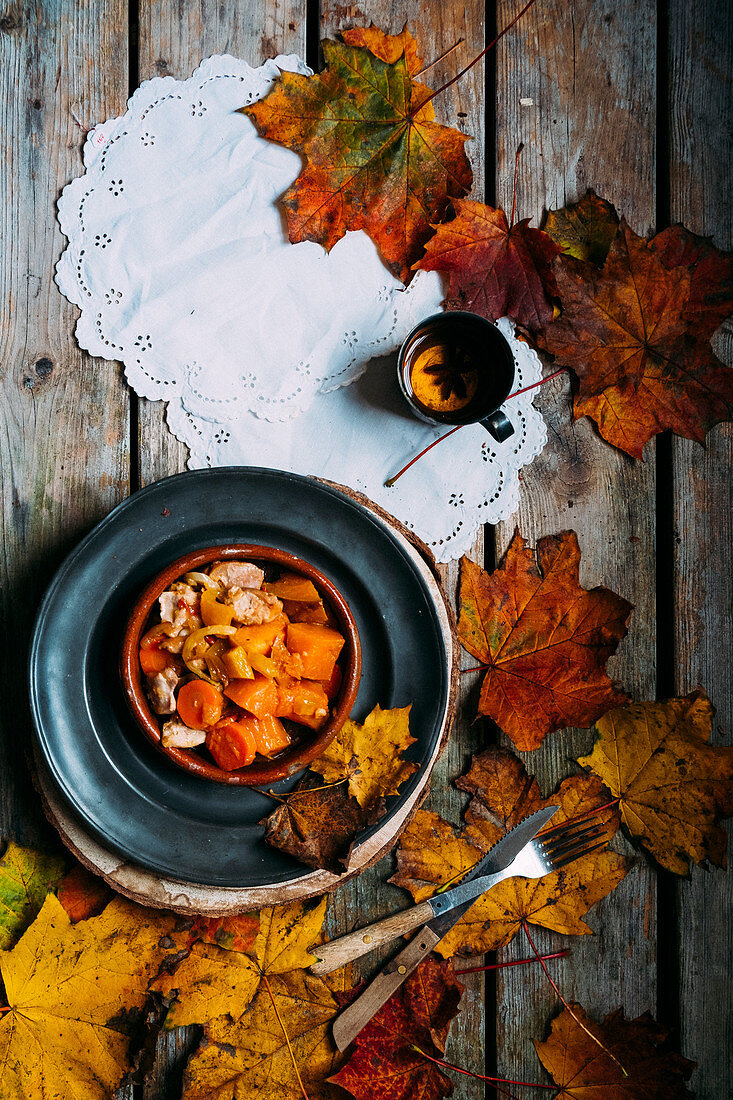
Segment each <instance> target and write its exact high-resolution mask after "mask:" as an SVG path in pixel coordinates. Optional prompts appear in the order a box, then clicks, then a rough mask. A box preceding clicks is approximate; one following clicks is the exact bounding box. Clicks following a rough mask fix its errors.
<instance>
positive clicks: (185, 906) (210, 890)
mask: <svg viewBox="0 0 733 1100" xmlns="http://www.w3.org/2000/svg"><path fill="white" fill-rule="evenodd" d="M335 487H336V488H338V489H340V491H341V492H343V493H345V494H346V495H348V496H350V497H352V498H353V499H356V500H358V501H359V503H360V504H361V505H362V506H363V507H364V508H366V509H367V510H368V511H370V512H371V513H372V515H373V516H374V517H375V518H376V519H378V520H379V522H381V523H382V524H384V526H386V527H388V528H389V530H390V531H391V533H392V534H393V535H394V537H395V538H396V539H397V541H398V542H399V543H400V544H401V546H402V548H403V550H404V552H405V553H406V554H407V555H409V557H410V559H411V560H412V562H413V563H414V565H415V567H416V568H417V570H418V572H419V573H420V576H421V578H422V579H423V581H424V583H425V587H426V590H427V592H428V593H429V594H430V596H431V598H432V600H433V602H434V604H435V608H436V611H437V614H438V619H439V622H440V625H441V629H442V632H443V636H444V638H445V646H446V654H447V666H448V671H449V674H450V691H449V694H448V699H447V702H446V707H445V710H444V713H443V716H442V722H441V728H440V731H439V734H438V737H437V738H436V741H435V746H434V749H433V752H432V754H431V756H430V757H429V759H428V761H427V763H426V764H424V765H423V767H422V770H421V773H420V774H419V776H418V780H417V784H416V786H415V789H414V790H413V791H412V793H411V795H410V797H409V798H408V799H407V801H406V802H405V803H404V805H403V806H401V807H400V809H399V810H398V812H397V813H395V814H394V815H393V816H392V817H391V818H390V819H389V820H388V821H386V822H385V823H384V825H382V826H381V827H380V828H379V829H377V831H376V832H375V833H373V834H372V835H371V836H369V837H367V838H366V839H365V840H363V841H362V842H361V843H360V844H358V845H355V846H354V850H353V852H352V855H351V859H350V861H349V866H348V870H347V871H345V872H344V874H342V875H335V874H332V873H331V872H330V871H324V870H319V871H311V872H310V873H308V874H306V875H303V876H301V877H299V878H297V879H294V880H293V881H291V882H277V883H270V884H265V885H260V886H250V887H245V886H235V887H221V886H207V885H203V884H199V883H191V882H185V881H177V880H175V879H171V878H165V877H162V876H161V875H158V874H157V873H156V872H154V871H150V870H148V869H147V868H145V867H141V866H139V865H137V864H135V863H133V862H130V861H129V860H127V859H125V858H124V857H122V856H120V855H119V854H117V853H115V852H114V851H112V850H111V849H109V848H106V847H105V846H104V845H102V844H100V843H99V842H98V841H97V840H96V839H95V838H94V837H93V836H92V835H91V834H90V833H89V832H88V831H87V830H86V829H85V828H84V825H83V824H82V823H81V822H80V821H79V819H78V818H77V817H76V816H75V815H73V814H72V813H70V812H69V810H68V809H67V807H66V805H65V802H64V799H63V798H62V796H61V795H60V794H59V792H58V789H57V787H56V783H55V781H54V780H53V778H52V776H51V774H50V772H49V769H48V767H47V765H46V763H45V761H44V760H43V759H42V758H41V755H40V753H39V752H36V753H35V781H36V785H37V788H38V791H39V793H40V795H41V799H42V802H43V808H44V811H45V813H46V816H47V817H48V819H49V821H50V822H51V824H52V825H53V826H54V828H55V829H56V830H57V831H58V833H59V835H60V837H61V840H62V841H63V843H64V844H65V845H66V847H67V848H68V849H69V850H70V851H71V852H72V853H73V855H74V856H76V858H77V859H78V860H79V861H80V863H82V864H83V865H84V866H85V867H86V868H87V869H88V870H89V871H91V872H93V873H94V874H96V875H99V876H100V877H101V878H103V879H104V881H105V882H106V883H107V884H108V885H109V886H111V887H112V888H113V889H114V890H116V891H118V893H120V894H123V895H124V896H125V897H128V898H130V899H131V900H132V901H136V902H139V903H140V904H143V905H151V906H154V907H157V908H161V909H170V910H172V911H173V912H175V913H183V914H187V913H198V914H205V915H207V916H212V917H215V916H217V917H218V916H227V915H230V914H234V913H244V912H247V911H248V910H251V909H258V908H262V907H263V906H268V905H275V904H282V903H284V902H292V901H302V900H304V899H306V898H311V897H315V896H317V895H319V894H324V893H331V892H332V891H333V890H335V889H337V887H339V886H341V885H342V884H343V883H345V882H348V880H349V879H352V878H354V877H355V876H356V875H359V874H360V873H361V872H362V871H364V870H366V868H367V867H371V866H372V865H373V864H374V863H376V862H377V860H379V859H381V858H382V856H384V855H386V854H387V852H389V851H390V850H391V848H392V847H393V846H394V844H395V843H396V841H397V839H398V838H399V836H400V835H401V833H402V831H403V830H404V828H405V826H406V825H407V823H408V821H409V820H410V818H411V817H412V815H413V814H414V813H415V811H416V810H417V809H418V807H419V806H420V804H421V803H422V802H423V801H424V799H425V798H426V796H427V794H428V792H429V789H430V788H429V782H430V775H431V772H432V770H433V767H434V766H435V763H436V761H437V760H438V758H439V756H440V754H441V752H442V750H443V748H444V746H445V743H446V741H447V739H448V736H449V733H450V728H451V724H452V720H453V716H454V712H455V699H456V694H457V687H458V653H459V646H458V644H457V639H456V633H455V621H454V617H453V614H452V611H451V609H450V606H449V604H448V602H447V597H446V595H445V593H444V591H443V587H442V585H441V582H440V580H439V577H438V574H437V571H436V569H435V563H434V561H433V559H432V556H431V554H430V551H429V550H428V548H427V547H426V546H424V545H423V544H422V543H420V542H419V540H417V539H416V538H415V537H414V536H413V535H412V533H411V532H408V531H406V529H405V528H404V527H403V526H402V525H401V524H400V523H398V521H397V520H395V519H393V518H392V517H391V516H389V515H388V514H387V513H386V512H384V511H383V510H382V509H381V508H378V507H377V506H376V505H374V504H373V503H372V502H371V501H369V500H367V499H366V498H365V497H363V496H361V495H360V494H357V493H354V492H353V491H352V490H350V489H347V488H345V487H344V486H335Z"/></svg>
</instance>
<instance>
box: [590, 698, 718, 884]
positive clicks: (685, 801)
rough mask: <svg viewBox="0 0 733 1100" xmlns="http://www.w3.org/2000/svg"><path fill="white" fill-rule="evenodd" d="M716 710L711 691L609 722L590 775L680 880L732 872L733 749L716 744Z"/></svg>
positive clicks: (623, 711) (637, 708)
mask: <svg viewBox="0 0 733 1100" xmlns="http://www.w3.org/2000/svg"><path fill="white" fill-rule="evenodd" d="M714 713H715V712H714V710H713V708H712V705H711V703H710V700H709V699H708V698H707V696H706V695H705V693H704V692H702V691H694V692H692V694H690V695H686V696H684V697H683V698H681V699H668V700H667V701H666V702H662V703H636V704H633V705H631V706H628V707H620V708H619V709H618V710H612V711H611V712H610V713H609V714H606V715H604V717H603V718H601V720H600V721H599V722H598V723H597V725H596V731H597V734H598V736H597V739H596V743H595V745H594V747H593V751H592V752H591V753H590V755H589V756H583V757H581V758H580V759H579V760H578V763H579V764H581V765H582V766H583V767H585V768H589V769H590V770H591V771H592V772H594V773H595V774H596V775H597V776H599V778H600V779H602V780H603V782H604V783H605V784H606V786H607V787H608V789H609V790H610V791H611V793H612V794H613V795H615V797H617V798H618V799H619V808H620V810H621V820H622V822H623V824H624V826H625V828H626V829H627V830H628V832H629V833H630V835H631V836H632V837H634V838H636V839H637V840H639V841H641V843H642V844H643V846H644V847H645V848H646V849H647V851H649V852H651V854H652V855H653V856H654V858H655V859H656V860H657V861H658V862H659V863H661V865H662V866H663V867H666V868H667V870H669V871H674V872H675V873H676V874H678V875H684V874H687V872H688V871H689V864H690V862H693V863H703V862H704V861H705V860H709V861H710V862H711V863H714V864H716V865H717V866H718V867H725V860H726V845H727V836H726V832H725V829H723V828H722V826H721V825H720V824H719V821H720V819H721V817H731V816H733V748H722V747H715V746H713V745H710V744H709V743H708V742H709V739H710V731H711V729H712V721H713V715H714Z"/></svg>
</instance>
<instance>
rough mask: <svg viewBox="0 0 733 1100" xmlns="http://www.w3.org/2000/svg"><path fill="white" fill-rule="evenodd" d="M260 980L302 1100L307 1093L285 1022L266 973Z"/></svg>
mask: <svg viewBox="0 0 733 1100" xmlns="http://www.w3.org/2000/svg"><path fill="white" fill-rule="evenodd" d="M262 981H263V982H264V983H265V987H266V989H267V992H268V993H269V994H270V1000H271V1001H272V1007H273V1008H274V1009H275V1015H276V1016H277V1022H278V1023H279V1024H280V1027H281V1029H282V1033H283V1035H284V1036H285V1042H286V1043H287V1045H288V1053H289V1054H290V1061H291V1062H292V1063H293V1069H294V1070H295V1076H296V1077H297V1078H298V1084H299V1085H300V1091H301V1092H302V1093H303V1097H304V1100H308V1093H307V1092H306V1091H305V1085H304V1084H303V1081H302V1078H301V1076H300V1071H299V1069H298V1063H297V1062H296V1061H295V1054H294V1053H293V1048H292V1046H291V1045H290V1036H289V1035H288V1033H287V1031H286V1030H285V1024H284V1023H283V1019H282V1016H281V1015H280V1010H279V1009H278V1007H277V1005H276V1003H275V998H274V996H273V994H272V990H271V989H270V983H269V982H268V980H267V975H266V974H262Z"/></svg>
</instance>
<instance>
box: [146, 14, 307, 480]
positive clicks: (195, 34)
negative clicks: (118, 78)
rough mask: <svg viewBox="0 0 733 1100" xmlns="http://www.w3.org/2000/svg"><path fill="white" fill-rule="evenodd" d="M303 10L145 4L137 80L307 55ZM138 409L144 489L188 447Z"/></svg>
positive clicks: (151, 410) (158, 409)
mask: <svg viewBox="0 0 733 1100" xmlns="http://www.w3.org/2000/svg"><path fill="white" fill-rule="evenodd" d="M305 12H306V4H305V0H269V2H268V0H233V2H232V3H228V4H220V3H216V2H214V0H200V2H198V0H197V3H195V4H179V3H174V0H141V2H140V8H139V80H149V79H150V78H151V77H154V76H174V77H176V79H178V80H184V79H186V78H187V77H189V76H190V75H191V73H192V72H193V70H194V69H195V68H196V66H197V65H199V64H200V62H201V61H202V60H203V59H204V58H205V57H210V56H211V55H212V54H217V53H230V54H234V56H236V57H241V58H244V60H245V61H248V62H250V64H252V65H261V64H262V62H263V61H265V60H266V59H267V58H268V57H275V56H276V55H277V54H279V53H299V54H300V55H301V56H303V55H304V53H305ZM215 292H216V289H215V288H212V293H215ZM138 409H139V412H138V418H139V422H138V453H139V472H140V483H141V484H142V485H146V484H148V483H149V482H151V481H156V480H157V479H158V478H161V477H167V476H168V475H169V474H175V473H178V472H179V471H181V470H183V469H185V466H186V461H187V459H188V448H187V447H185V446H184V444H182V443H179V442H178V440H177V439H176V438H175V436H174V435H173V434H172V433H171V432H170V431H169V430H168V428H167V426H166V423H165V413H164V404H163V402H162V401H147V400H144V399H141V400H140V401H139V405H138Z"/></svg>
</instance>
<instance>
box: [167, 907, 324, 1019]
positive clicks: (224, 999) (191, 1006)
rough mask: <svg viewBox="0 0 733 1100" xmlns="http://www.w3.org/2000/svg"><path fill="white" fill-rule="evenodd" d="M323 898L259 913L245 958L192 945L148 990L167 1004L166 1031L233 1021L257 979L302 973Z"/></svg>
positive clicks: (321, 915)
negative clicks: (221, 1019) (220, 1018)
mask: <svg viewBox="0 0 733 1100" xmlns="http://www.w3.org/2000/svg"><path fill="white" fill-rule="evenodd" d="M326 904H327V898H325V897H324V898H321V899H320V900H319V901H318V902H317V903H315V904H314V903H312V902H311V903H308V902H293V903H291V904H290V905H273V906H271V907H270V908H268V909H262V910H260V912H259V913H258V914H257V916H258V917H259V931H258V933H257V936H256V938H255V941H254V943H253V944H252V947H251V949H250V950H249V952H248V953H247V954H243V953H242V952H239V951H232V950H226V949H224V948H222V947H218V946H217V945H216V944H212V943H195V944H194V945H193V947H192V948H191V951H190V954H189V955H188V957H187V958H185V959H183V961H182V962H181V963H179V965H178V966H177V967H176V969H175V971H174V973H173V974H162V975H161V976H160V977H159V978H157V979H156V980H155V981H154V982H153V983H152V985H151V989H153V990H155V991H156V992H158V993H163V994H164V995H165V996H166V997H168V998H171V999H173V1004H172V1005H171V1008H170V1010H169V1012H168V1015H167V1016H166V1020H165V1026H166V1028H172V1027H179V1026H181V1025H183V1024H205V1023H208V1022H209V1021H210V1020H214V1019H215V1018H216V1017H217V1016H224V1015H228V1016H231V1017H232V1018H233V1019H235V1020H236V1019H238V1018H239V1017H240V1016H241V1015H242V1013H243V1012H244V1011H245V1010H246V1008H247V1006H248V1005H249V1003H250V1002H251V1000H252V998H253V997H254V995H255V993H256V992H257V990H258V988H259V985H260V980H261V979H262V977H263V976H266V975H273V974H284V973H288V972H290V971H292V970H299V969H304V968H305V967H307V966H310V964H311V963H312V962H315V956H314V955H311V954H310V953H309V951H308V948H309V947H311V946H312V945H313V944H314V943H316V941H317V940H318V938H319V935H320V931H321V925H322V924H323V918H324V916H325V915H326Z"/></svg>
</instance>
